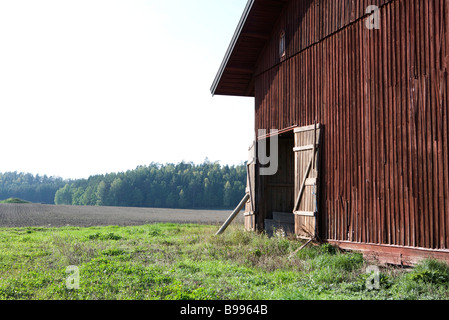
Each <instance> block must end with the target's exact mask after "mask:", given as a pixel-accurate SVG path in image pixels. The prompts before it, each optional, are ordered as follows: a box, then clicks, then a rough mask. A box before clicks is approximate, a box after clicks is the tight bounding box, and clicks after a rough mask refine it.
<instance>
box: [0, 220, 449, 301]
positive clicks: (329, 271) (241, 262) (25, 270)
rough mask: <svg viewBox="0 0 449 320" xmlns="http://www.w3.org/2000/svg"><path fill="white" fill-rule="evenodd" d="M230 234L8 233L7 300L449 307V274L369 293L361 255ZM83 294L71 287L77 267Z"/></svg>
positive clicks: (442, 267)
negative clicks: (383, 302) (420, 303)
mask: <svg viewBox="0 0 449 320" xmlns="http://www.w3.org/2000/svg"><path fill="white" fill-rule="evenodd" d="M240 228H241V227H240V226H239V227H237V226H231V227H230V229H229V230H228V231H227V232H226V233H225V234H224V235H222V236H219V237H216V236H214V233H215V232H216V230H217V227H216V226H200V225H177V224H154V225H146V226H138V227H102V228H74V227H67V228H60V229H56V228H9V229H6V228H5V229H0V299H32V300H37V299H56V300H61V299H62V300H70V299H76V300H79V299H89V300H93V299H108V300H109V299H120V300H124V299H131V300H133V299H139V300H140V299H155V300H160V299H169V300H178V299H179V300H181V299H187V300H217V299H220V300H230V299H233V300H243V299H244V300H253V299H257V300H273V299H275V300H281V299H294V300H298V299H300V300H304V299H401V300H402V299H448V298H449V294H448V292H449V290H448V281H449V268H448V266H447V265H446V264H443V263H441V262H437V261H434V260H426V261H423V262H422V263H421V264H419V265H418V266H417V267H416V268H414V269H402V268H395V267H388V268H381V273H380V277H379V280H380V288H379V289H375V290H370V289H369V288H368V287H367V285H366V284H367V280H369V277H370V276H371V275H369V274H367V273H366V271H365V269H366V267H367V266H368V265H369V264H368V263H367V262H366V261H364V260H363V257H362V256H361V255H360V254H358V253H343V252H339V251H338V250H336V249H335V248H334V247H332V246H330V245H322V246H308V247H306V248H304V249H303V250H301V251H299V252H298V253H297V254H296V255H293V256H291V254H292V252H294V251H295V250H296V249H298V248H299V247H300V246H301V245H302V243H301V242H298V241H295V240H291V239H286V238H280V237H274V238H268V237H266V236H265V235H258V234H254V233H249V232H245V231H243V230H241V229H240ZM72 265H73V266H76V267H78V270H79V289H74V290H70V289H68V288H67V285H66V280H67V278H68V277H69V276H70V274H69V273H66V269H67V267H68V266H72Z"/></svg>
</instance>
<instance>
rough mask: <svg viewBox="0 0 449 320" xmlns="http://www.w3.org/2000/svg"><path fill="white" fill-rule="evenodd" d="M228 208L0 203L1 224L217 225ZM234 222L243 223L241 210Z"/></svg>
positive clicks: (10, 225) (227, 212) (34, 225)
mask: <svg viewBox="0 0 449 320" xmlns="http://www.w3.org/2000/svg"><path fill="white" fill-rule="evenodd" d="M230 214H231V210H183V209H154V208H123V207H83V206H54V205H41V204H0V227H8V228H12V227H65V226H74V227H93V226H111V225H113V226H134V225H143V224H151V223H159V222H173V223H199V224H213V225H215V224H216V225H220V224H222V223H223V222H225V221H226V219H227V218H228V217H229V215H230ZM235 222H236V223H243V213H240V214H239V216H238V217H237V219H236V220H235Z"/></svg>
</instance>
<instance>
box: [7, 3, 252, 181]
mask: <svg viewBox="0 0 449 320" xmlns="http://www.w3.org/2000/svg"><path fill="white" fill-rule="evenodd" d="M245 5H246V0H171V1H156V0H146V1H144V0H0V112H1V113H0V172H6V171H19V172H30V173H33V174H41V175H44V174H47V175H49V176H60V177H63V178H82V177H84V178H87V177H88V176H89V175H93V174H99V173H100V174H101V173H108V172H119V171H126V170H128V169H134V168H135V167H136V166H138V165H146V164H150V163H151V162H152V161H154V162H161V163H166V162H172V163H178V162H180V161H182V160H185V161H187V162H190V161H193V162H195V163H202V162H203V160H204V159H205V158H206V157H208V158H209V159H210V160H211V161H217V160H218V161H220V163H221V164H238V163H240V162H241V161H244V160H246V157H247V154H248V152H247V150H248V147H249V145H250V144H251V141H252V139H253V135H254V120H253V116H254V99H252V98H234V97H221V96H215V97H212V96H211V94H210V87H211V85H212V82H213V79H214V77H215V75H216V73H217V71H218V68H219V66H220V64H221V61H222V59H223V56H224V54H225V52H226V49H227V47H228V45H229V42H230V40H231V37H232V35H233V33H234V31H235V28H236V26H237V23H238V21H239V19H240V16H241V14H242V12H243V9H244V7H245Z"/></svg>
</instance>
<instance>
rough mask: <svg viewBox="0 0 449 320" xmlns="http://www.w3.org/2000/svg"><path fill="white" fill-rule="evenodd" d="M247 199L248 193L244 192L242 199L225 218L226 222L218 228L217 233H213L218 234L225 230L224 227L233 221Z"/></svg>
mask: <svg viewBox="0 0 449 320" xmlns="http://www.w3.org/2000/svg"><path fill="white" fill-rule="evenodd" d="M248 199H249V194H245V196H244V197H243V199H242V201H240V203H239V205H238V206H237V207H236V208H235V209H234V211H233V212H232V214H231V215H230V216H229V218H228V220H226V222H225V223H224V224H223V226H222V227H221V228H220V230H218V231H217V233H216V234H215V235H217V236H218V235H220V234H222V233H223V232H225V231H226V229H227V228H228V227H229V225H230V224H231V222H232V221H234V219H235V218H236V217H237V215H238V214H239V212H240V211H241V210H242V209H243V207H244V206H245V204H246V202H247V201H248Z"/></svg>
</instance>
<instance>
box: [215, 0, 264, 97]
mask: <svg viewBox="0 0 449 320" xmlns="http://www.w3.org/2000/svg"><path fill="white" fill-rule="evenodd" d="M254 2H255V0H248V2H247V4H246V7H245V10H244V11H243V14H242V17H241V18H240V21H239V24H238V25H237V28H236V30H235V32H234V35H233V37H232V39H231V43H230V44H229V47H228V50H227V51H226V54H225V56H224V58H223V61H222V63H221V65H220V68H219V69H218V73H217V75H216V76H215V79H214V82H213V83H212V87H211V89H210V91H211V93H212V96H214V95H215V94H216V91H217V87H218V84H219V83H220V80H221V78H222V76H223V73H224V70H225V68H226V66H227V64H228V62H229V59H230V57H231V54H232V52H233V51H234V48H235V45H236V43H237V40H238V39H239V38H240V35H241V33H242V30H243V26H244V25H245V23H246V21H247V19H248V16H249V13H250V12H251V9H252V7H253V5H254Z"/></svg>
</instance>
